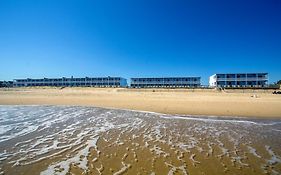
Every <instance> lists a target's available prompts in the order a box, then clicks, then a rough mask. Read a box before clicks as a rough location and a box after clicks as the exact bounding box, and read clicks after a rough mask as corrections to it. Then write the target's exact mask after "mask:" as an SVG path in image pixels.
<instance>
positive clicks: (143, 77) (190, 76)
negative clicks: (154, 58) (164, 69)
mask: <svg viewBox="0 0 281 175" xmlns="http://www.w3.org/2000/svg"><path fill="white" fill-rule="evenodd" d="M133 78H138V79H139V78H147V79H149V78H201V77H195V76H190V77H132V78H130V79H133Z"/></svg>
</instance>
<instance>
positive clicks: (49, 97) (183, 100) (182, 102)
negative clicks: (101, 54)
mask: <svg viewBox="0 0 281 175" xmlns="http://www.w3.org/2000/svg"><path fill="white" fill-rule="evenodd" d="M0 105H66V106H93V107H102V108H109V109H121V110H123V109H124V110H132V111H138V112H151V113H159V114H164V115H175V116H194V117H210V116H214V117H220V118H221V117H222V118H233V117H234V118H246V119H247V118H250V119H280V118H281V96H279V95H273V94H271V93H270V92H269V91H268V92H267V91H264V90H263V91H260V92H259V91H256V92H245V93H241V92H236V91H235V90H234V91H231V92H229V93H226V92H218V91H214V90H212V89H208V90H201V89H199V90H194V89H193V90H188V89H179V90H177V89H172V90H168V91H165V90H164V91H163V90H162V89H160V90H158V89H156V90H153V89H151V90H145V91H144V90H140V91H138V90H136V89H133V90H130V89H128V90H127V89H121V88H63V89H59V88H51V87H48V88H12V89H0Z"/></svg>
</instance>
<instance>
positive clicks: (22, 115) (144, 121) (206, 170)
mask: <svg viewBox="0 0 281 175" xmlns="http://www.w3.org/2000/svg"><path fill="white" fill-rule="evenodd" d="M280 145H281V120H245V119H242V118H232V119H226V118H217V117H192V116H171V115H162V114H155V113H146V112H136V111H126V110H116V109H103V108H94V107H71V106H0V174H67V173H68V172H70V173H72V174H82V173H88V174H115V175H118V174H281V149H280Z"/></svg>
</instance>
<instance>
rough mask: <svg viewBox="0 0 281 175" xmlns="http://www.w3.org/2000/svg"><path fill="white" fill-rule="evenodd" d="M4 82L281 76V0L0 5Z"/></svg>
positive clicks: (46, 0) (9, 0) (18, 1)
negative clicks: (242, 74)
mask: <svg viewBox="0 0 281 175" xmlns="http://www.w3.org/2000/svg"><path fill="white" fill-rule="evenodd" d="M0 63H1V67H0V69H1V71H0V80H10V79H14V78H27V77H30V78H41V77H62V76H66V77H69V76H72V75H73V76H75V77H84V76H108V75H110V76H122V77H125V78H130V77H142V76H201V77H202V82H203V84H207V82H208V77H209V76H210V75H212V74H214V73H222V72H269V74H270V82H272V81H276V80H278V79H281V66H280V65H281V1H280V0H232V1H231V0H230V1H229V0H221V1H219V0H214V1H212V0H182V1H180V0H179V1H172V0H171V1H166V0H159V1H158V0H157V1H153V0H112V1H108V0H96V1H95V0H89V1H82V0H81V1H80V0H79V1H78V0H76V1H72V0H65V1H62V0H39V1H38V0H34V1H28V0H0Z"/></svg>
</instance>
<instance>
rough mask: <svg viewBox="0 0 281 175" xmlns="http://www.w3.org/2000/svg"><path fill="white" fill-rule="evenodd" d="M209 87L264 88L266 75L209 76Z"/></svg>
mask: <svg viewBox="0 0 281 175" xmlns="http://www.w3.org/2000/svg"><path fill="white" fill-rule="evenodd" d="M209 85H210V86H211V87H266V86H267V85H268V73H231V74H214V75H212V76H210V79H209Z"/></svg>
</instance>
